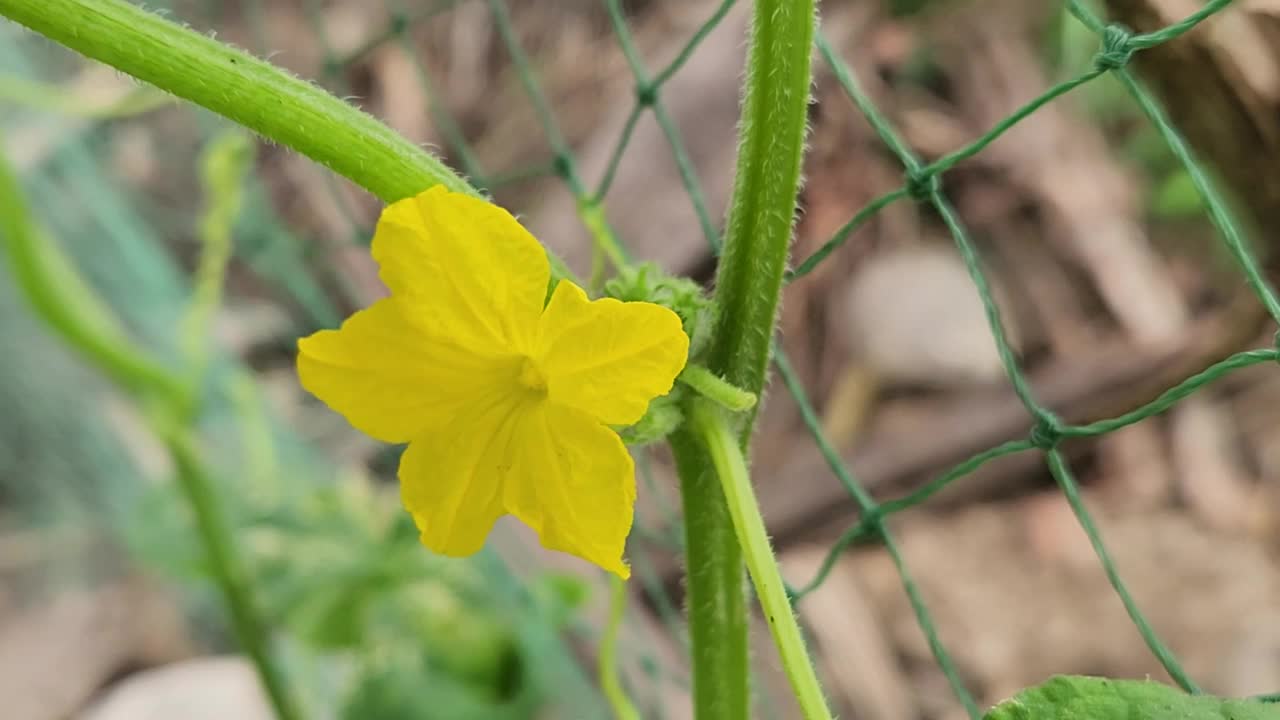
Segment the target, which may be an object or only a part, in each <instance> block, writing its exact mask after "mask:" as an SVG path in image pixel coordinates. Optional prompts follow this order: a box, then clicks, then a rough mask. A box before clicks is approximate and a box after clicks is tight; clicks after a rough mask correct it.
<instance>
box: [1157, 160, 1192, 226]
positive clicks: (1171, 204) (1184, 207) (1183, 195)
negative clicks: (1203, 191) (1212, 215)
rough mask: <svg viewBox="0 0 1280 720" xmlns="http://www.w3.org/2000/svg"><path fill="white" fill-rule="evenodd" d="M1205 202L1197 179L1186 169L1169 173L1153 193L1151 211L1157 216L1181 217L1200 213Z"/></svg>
mask: <svg viewBox="0 0 1280 720" xmlns="http://www.w3.org/2000/svg"><path fill="white" fill-rule="evenodd" d="M1203 211H1204V202H1203V201H1201V199H1200V192H1199V191H1198V190H1196V185H1195V181H1194V180H1192V179H1191V174H1190V173H1188V172H1187V171H1185V170H1176V171H1174V172H1172V173H1170V174H1169V175H1167V176H1166V177H1165V178H1164V180H1163V181H1162V182H1161V183H1160V185H1159V186H1158V187H1157V188H1156V189H1155V191H1154V192H1153V193H1152V195H1151V212H1152V213H1153V214H1154V215H1155V216H1156V217H1162V218H1179V217H1188V216H1194V215H1199V214H1200V213H1201V212H1203Z"/></svg>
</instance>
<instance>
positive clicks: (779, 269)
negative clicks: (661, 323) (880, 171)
mask: <svg viewBox="0 0 1280 720" xmlns="http://www.w3.org/2000/svg"><path fill="white" fill-rule="evenodd" d="M814 25H815V16H814V4H813V0H756V3H755V7H754V13H753V19H752V24H751V40H750V52H749V54H748V58H747V69H746V82H745V88H744V95H743V105H742V118H741V122H740V123H739V128H740V130H739V132H740V138H739V141H740V142H739V147H738V166H737V172H736V174H735V176H734V187H733V196H732V200H731V202H730V208H729V216H728V220H727V226H726V234H725V242H724V251H723V255H722V257H721V260H720V266H719V269H718V271H717V275H716V305H717V310H718V316H719V323H718V325H717V327H716V330H715V333H714V335H713V337H712V340H711V345H710V348H709V350H708V354H707V357H706V366H707V369H708V370H710V371H711V372H712V373H714V374H715V375H716V376H718V377H720V378H721V379H723V380H724V381H726V382H727V383H729V384H730V385H732V386H735V387H737V388H739V389H741V390H743V391H745V392H748V393H752V394H754V395H756V396H757V397H759V396H760V394H761V392H762V391H763V389H764V384H765V377H766V371H767V369H768V365H769V355H770V347H771V345H772V337H773V331H774V323H775V320H776V316H777V309H778V296H779V294H780V292H781V289H782V280H783V272H784V271H785V269H786V263H787V252H788V248H789V245H790V240H791V228H792V222H793V219H794V216H795V208H796V194H797V192H798V191H799V186H800V166H801V160H802V158H803V155H804V137H805V122H806V116H807V115H806V114H807V111H808V103H809V84H810V67H809V65H810V55H811V53H812V43H813V32H814ZM755 414H756V408H755V407H753V408H752V409H750V410H748V411H747V412H744V413H742V415H741V416H740V418H741V419H740V421H739V422H738V423H737V428H736V432H737V434H738V439H739V442H740V447H741V450H742V451H743V453H744V454H745V451H746V449H747V448H748V446H749V443H750V438H751V427H752V425H753V423H754V420H755ZM671 445H672V448H673V450H674V451H675V456H676V463H677V469H678V470H679V473H680V483H681V495H682V498H683V500H684V517H685V539H686V542H685V546H686V548H687V550H686V552H687V556H686V566H687V580H686V587H687V591H688V613H689V626H690V640H691V645H692V655H693V701H694V712H695V716H696V717H697V718H699V719H700V720H707V719H709V718H715V719H716V720H721V719H722V718H723V719H724V720H739V719H745V718H747V717H748V716H749V713H750V701H749V693H748V682H747V677H748V669H749V664H748V659H747V638H746V632H747V621H746V617H745V613H746V603H745V601H744V598H743V594H744V587H743V585H744V583H743V579H744V578H743V567H742V557H743V556H742V549H741V547H740V546H739V540H740V538H738V537H735V534H734V525H733V518H732V516H731V515H730V513H729V508H728V506H727V505H726V503H725V495H724V491H723V490H722V489H721V486H720V483H719V482H718V481H717V478H716V472H715V468H714V466H713V465H712V463H711V457H710V449H709V448H708V447H707V444H706V440H705V438H703V437H701V436H699V435H698V434H697V433H696V432H694V431H693V430H691V429H685V430H682V431H681V432H679V433H677V434H676V435H674V436H673V437H672V439H671Z"/></svg>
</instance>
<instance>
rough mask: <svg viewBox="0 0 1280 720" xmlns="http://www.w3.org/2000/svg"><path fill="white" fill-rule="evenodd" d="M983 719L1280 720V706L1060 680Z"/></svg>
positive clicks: (1139, 685) (1127, 684)
mask: <svg viewBox="0 0 1280 720" xmlns="http://www.w3.org/2000/svg"><path fill="white" fill-rule="evenodd" d="M985 720H1280V706H1277V705H1267V704H1264V703H1261V702H1258V701H1256V700H1227V699H1222V698H1216V697H1210V696H1207V695H1188V694H1186V693H1184V692H1182V691H1181V690H1178V689H1176V688H1172V687H1169V686H1167V685H1161V684H1159V683H1154V682H1147V681H1138V680H1108V679H1106V678H1093V677H1074V676H1062V677H1055V678H1053V679H1052V680H1050V681H1048V682H1046V683H1044V684H1043V685H1040V686H1037V687H1034V688H1031V689H1029V690H1024V691H1022V692H1020V693H1018V694H1017V695H1016V696H1014V698H1013V699H1011V700H1007V701H1005V702H1003V703H1001V704H1000V705H998V706H997V707H996V708H994V709H993V710H991V711H990V712H988V713H987V714H986V716H985Z"/></svg>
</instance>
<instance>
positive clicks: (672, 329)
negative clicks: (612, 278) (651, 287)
mask: <svg viewBox="0 0 1280 720" xmlns="http://www.w3.org/2000/svg"><path fill="white" fill-rule="evenodd" d="M538 348H539V349H538V352H539V362H540V365H541V367H542V369H543V372H545V373H546V376H547V388H548V391H549V392H550V394H551V400H552V401H553V402H559V403H564V404H566V405H571V406H573V407H576V408H578V409H580V410H584V411H586V412H588V413H590V414H591V415H593V416H595V417H596V418H598V419H599V420H600V421H601V422H604V423H608V424H610V425H631V424H632V423H635V422H636V421H638V420H639V419H640V418H641V417H643V416H644V413H645V409H646V408H648V406H649V401H650V400H652V399H653V398H655V397H658V396H659V395H665V394H666V393H667V392H668V391H670V390H671V384H672V383H673V382H674V381H675V378H676V376H677V375H679V374H680V371H681V370H682V369H683V368H684V364H685V361H686V360H687V359H688V354H689V338H688V337H687V336H686V335H685V334H684V330H683V328H682V326H681V324H680V317H679V316H678V315H676V314H675V313H674V312H672V311H671V310H669V309H667V308H665V307H662V306H661V305H655V304H653V303H647V302H626V303H624V302H619V301H618V300H614V299H611V298H604V299H601V300H595V301H588V300H587V294H586V293H584V292H583V291H582V288H580V287H578V286H577V285H574V284H573V283H571V282H569V281H567V280H562V281H560V283H559V284H558V285H556V290H555V293H554V294H552V296H551V301H550V302H549V303H548V304H547V309H546V310H545V311H543V313H542V317H541V319H540V320H539V337H538Z"/></svg>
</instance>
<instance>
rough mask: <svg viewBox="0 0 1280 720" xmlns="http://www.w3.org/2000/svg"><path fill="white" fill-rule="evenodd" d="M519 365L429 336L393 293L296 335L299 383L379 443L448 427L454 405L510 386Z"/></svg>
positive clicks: (454, 418)
mask: <svg viewBox="0 0 1280 720" xmlns="http://www.w3.org/2000/svg"><path fill="white" fill-rule="evenodd" d="M518 363H519V361H518V360H516V359H513V358H511V357H501V356H493V355H489V356H484V355H479V354H477V353H474V352H472V351H470V350H465V349H462V348H459V347H457V346H455V345H452V344H449V343H446V342H442V341H439V340H434V339H432V338H430V337H428V336H426V335H425V334H423V333H421V332H419V331H418V330H417V328H415V327H414V326H413V325H411V324H410V323H409V321H408V320H407V319H406V318H405V313H404V311H403V308H402V307H401V305H400V304H399V303H398V301H396V300H395V299H394V298H384V299H382V300H379V301H378V302H376V303H374V304H373V305H372V306H370V307H369V308H367V309H365V310H361V311H360V312H357V313H356V314H354V315H352V316H351V317H350V318H347V320H346V322H344V323H343V324H342V328H341V329H340V330H321V331H320V332H318V333H315V334H314V335H311V336H310V337H305V338H302V339H301V340H299V341H298V377H299V380H300V381H301V382H302V386H303V387H304V388H306V389H307V390H308V391H309V392H311V393H312V394H313V395H315V396H316V397H318V398H320V399H321V400H323V401H324V403H325V404H326V405H328V406H329V407H331V408H333V409H334V410H336V411H337V412H339V413H341V414H342V415H343V416H345V417H346V418H347V421H348V422H350V423H351V424H352V425H354V426H355V427H356V428H357V429H359V430H360V431H361V432H364V433H365V434H367V435H370V436H372V437H375V438H377V439H379V440H382V441H384V442H408V441H409V440H410V439H412V438H414V437H417V436H418V435H420V434H421V433H422V432H424V431H425V430H427V429H428V428H438V427H447V426H449V425H451V424H452V423H453V422H454V421H455V420H456V417H457V414H458V410H459V408H461V407H464V406H466V405H469V404H472V403H474V402H475V401H476V400H477V399H479V398H483V397H485V396H486V395H489V394H491V393H493V392H494V391H495V388H502V387H510V385H511V383H512V382H514V377H515V375H514V373H515V372H517V370H518V367H519V365H518Z"/></svg>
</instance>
